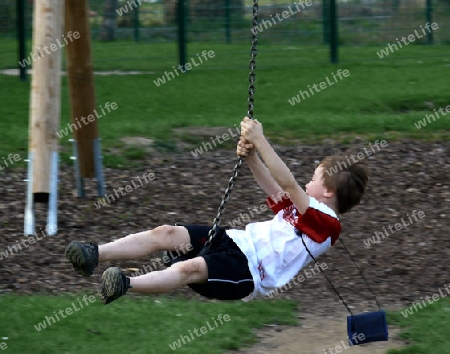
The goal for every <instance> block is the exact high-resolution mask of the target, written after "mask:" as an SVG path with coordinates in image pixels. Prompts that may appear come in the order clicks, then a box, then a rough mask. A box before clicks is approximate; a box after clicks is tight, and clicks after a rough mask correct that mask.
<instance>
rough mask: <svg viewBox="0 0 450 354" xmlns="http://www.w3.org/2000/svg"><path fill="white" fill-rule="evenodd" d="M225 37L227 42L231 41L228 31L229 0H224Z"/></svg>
mask: <svg viewBox="0 0 450 354" xmlns="http://www.w3.org/2000/svg"><path fill="white" fill-rule="evenodd" d="M225 37H226V39H227V44H230V43H231V33H230V0H225Z"/></svg>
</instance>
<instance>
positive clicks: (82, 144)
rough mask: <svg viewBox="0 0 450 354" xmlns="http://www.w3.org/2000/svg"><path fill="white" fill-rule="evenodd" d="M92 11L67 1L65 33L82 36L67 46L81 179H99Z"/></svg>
mask: <svg viewBox="0 0 450 354" xmlns="http://www.w3.org/2000/svg"><path fill="white" fill-rule="evenodd" d="M60 1H62V0H60ZM88 12H89V6H88V1H87V0H66V7H65V22H66V26H65V32H66V33H70V32H71V33H76V37H78V38H77V39H75V40H73V41H71V42H70V43H69V44H67V46H66V51H67V72H68V80H69V92H70V103H71V120H72V124H73V125H74V126H75V127H76V129H73V132H74V138H75V140H76V142H77V159H78V167H79V171H80V177H81V178H91V177H95V163H94V140H95V139H97V138H98V124H97V117H96V115H95V108H96V107H95V89H94V74H93V70H92V59H91V32H90V25H89V18H88ZM90 115H91V120H92V115H93V116H94V117H95V119H94V120H93V121H89V120H88V116H90ZM83 117H84V118H83Z"/></svg>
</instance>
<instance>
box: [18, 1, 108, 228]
mask: <svg viewBox="0 0 450 354" xmlns="http://www.w3.org/2000/svg"><path fill="white" fill-rule="evenodd" d="M87 12H88V7H87V0H67V1H66V2H65V3H64V1H60V0H36V1H35V3H34V9H33V44H32V52H33V53H38V55H37V56H36V57H37V59H36V60H34V62H33V75H32V80H31V100H30V101H31V103H30V120H29V121H30V124H29V151H28V159H27V162H28V177H27V179H26V180H25V181H26V182H27V183H28V186H27V197H26V207H25V217H24V219H25V220H24V224H25V225H24V233H25V235H33V234H34V233H35V203H47V204H48V214H47V230H46V231H47V233H48V235H54V234H56V233H57V229H58V228H57V209H58V208H57V201H58V162H59V153H58V145H59V144H58V141H57V131H58V129H59V123H60V113H61V58H62V52H61V50H60V49H61V48H62V47H63V46H66V47H67V48H66V49H67V61H68V69H69V70H68V72H69V85H70V93H71V108H72V109H71V119H72V123H73V124H77V123H78V118H81V117H82V116H83V115H84V116H87V115H89V114H91V113H92V112H93V111H94V109H95V98H94V85H93V72H92V62H91V58H90V57H91V51H90V34H89V33H90V30H89V22H88V18H87V15H86V13H87ZM64 15H65V16H64ZM64 20H65V21H64ZM64 22H65V23H66V27H65V32H64V33H66V34H68V33H75V32H77V33H78V35H77V36H76V37H75V38H76V39H75V40H70V41H67V39H66V38H65V34H64V33H63V28H64ZM58 46H59V48H58ZM49 48H50V50H51V51H49ZM74 135H75V139H74V140H73V146H74V149H73V150H74V156H73V157H72V159H73V160H74V165H75V171H76V183H77V191H78V196H79V197H84V180H83V178H88V177H94V175H95V176H96V177H97V183H98V194H99V196H103V195H104V193H105V189H104V183H103V175H102V164H101V154H100V142H99V138H98V128H97V121H96V120H94V121H92V122H89V124H86V125H83V126H81V127H80V129H76V130H75V132H74Z"/></svg>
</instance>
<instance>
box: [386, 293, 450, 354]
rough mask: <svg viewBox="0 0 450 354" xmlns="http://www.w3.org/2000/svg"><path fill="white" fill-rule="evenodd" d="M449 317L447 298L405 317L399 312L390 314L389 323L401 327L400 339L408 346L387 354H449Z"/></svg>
mask: <svg viewBox="0 0 450 354" xmlns="http://www.w3.org/2000/svg"><path fill="white" fill-rule="evenodd" d="M442 290H444V289H442ZM444 293H446V291H445V290H444ZM447 296H448V294H447ZM417 302H418V303H420V302H421V301H417ZM417 308H418V309H419V307H417ZM449 315H450V299H448V298H442V299H440V300H439V301H436V302H434V303H432V304H427V306H426V307H425V308H423V309H421V310H418V311H417V312H415V313H414V314H412V315H409V316H407V317H405V316H404V315H402V313H401V312H398V313H395V314H390V316H389V322H390V323H391V324H395V325H398V326H401V327H403V331H402V333H401V335H400V338H401V339H403V340H405V341H406V342H407V343H408V346H407V347H405V348H402V349H395V350H390V351H389V352H388V354H437V353H439V354H450V336H449V333H450V322H449V321H448V317H449Z"/></svg>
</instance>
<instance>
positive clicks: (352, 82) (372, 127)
mask: <svg viewBox="0 0 450 354" xmlns="http://www.w3.org/2000/svg"><path fill="white" fill-rule="evenodd" d="M204 48H207V49H208V50H209V49H210V48H211V47H208V46H206V45H205V46H202V45H198V46H194V45H192V46H191V50H193V51H196V52H198V53H201V51H202V50H203V49H204ZM214 49H215V50H217V53H216V56H215V57H214V58H212V59H209V60H208V61H207V62H205V63H204V64H202V66H199V67H197V68H195V67H194V68H193V69H192V70H191V71H190V72H189V73H188V74H185V75H181V76H179V77H176V78H175V79H172V80H170V81H168V82H167V83H165V84H163V85H161V86H160V87H157V86H156V85H155V84H154V80H156V79H157V78H158V77H160V76H161V75H164V72H161V71H156V72H155V73H154V74H149V75H133V76H117V75H113V76H96V77H95V90H96V102H97V105H98V106H100V105H102V106H104V105H105V103H106V102H116V103H117V105H118V109H116V110H115V111H112V112H111V113H109V114H107V115H105V116H103V117H101V118H100V119H99V131H100V137H101V138H102V145H103V148H104V151H105V155H106V160H105V162H106V164H107V165H110V166H118V165H122V164H123V163H125V161H126V160H128V157H127V156H125V159H122V157H120V156H119V155H120V154H119V155H118V154H116V153H113V152H112V151H117V149H121V148H123V144H122V143H121V142H120V138H121V137H123V136H144V137H148V138H152V139H157V140H158V141H159V145H160V146H161V147H162V148H163V149H165V148H167V149H169V150H170V151H174V150H175V149H176V147H175V140H176V139H178V138H180V136H179V135H177V134H174V129H175V128H180V127H189V126H190V127H192V126H199V127H202V126H219V127H227V128H232V127H233V126H234V125H235V124H238V123H239V121H240V119H241V118H242V117H243V116H244V115H245V114H246V113H247V109H248V105H247V95H248V94H247V86H248V81H247V75H248V69H247V68H246V65H245V63H247V62H248V53H246V54H244V53H241V52H238V49H239V47H238V46H236V48H235V49H236V52H235V56H234V57H233V59H232V60H230V57H229V56H225V55H220V53H221V49H223V46H220V45H217V46H216V47H215V48H214ZM277 49H278V51H275V48H274V46H261V47H260V51H259V53H258V56H257V62H258V68H257V81H256V95H255V117H257V118H258V119H259V120H260V121H261V122H263V124H264V128H265V131H266V133H267V135H268V136H269V137H271V138H272V139H274V140H276V141H279V142H288V141H289V140H292V139H296V140H297V141H299V140H300V141H302V142H311V141H313V142H314V141H316V142H320V141H321V139H323V138H336V139H340V138H342V137H344V138H345V137H346V138H348V139H350V140H351V139H352V137H355V136H365V137H367V138H369V139H372V138H373V139H375V138H388V139H393V138H396V137H398V136H401V137H412V138H421V139H448V136H449V135H448V117H444V118H441V119H440V120H437V121H435V122H433V123H432V124H428V125H427V126H426V127H425V128H422V129H421V130H418V129H417V128H416V127H415V125H414V123H415V122H417V121H418V120H420V119H423V118H424V117H425V114H429V113H432V108H439V107H445V106H446V105H448V104H450V95H449V93H448V89H447V86H448V82H447V79H446V77H447V74H448V72H449V71H450V55H448V51H446V48H445V47H442V48H440V47H433V48H429V49H427V50H433V51H434V53H435V54H437V53H439V54H440V55H442V57H440V58H431V59H430V58H425V57H424V58H423V60H420V61H418V60H416V59H410V60H403V61H399V62H397V61H393V60H391V58H392V59H395V56H396V55H397V54H399V55H403V56H408V54H409V55H411V56H412V57H413V56H415V55H417V54H418V53H419V52H420V51H421V53H422V54H423V55H425V52H424V49H420V48H418V47H412V46H411V47H406V48H404V49H402V52H401V53H392V54H391V58H388V59H386V60H376V61H372V62H369V61H363V60H364V59H366V58H370V57H372V58H373V57H376V55H375V52H374V49H373V48H369V49H368V48H360V49H359V53H360V58H361V61H360V62H358V63H350V62H349V63H345V62H344V63H342V64H339V65H330V64H324V65H320V64H316V65H312V62H313V61H314V60H315V58H320V57H321V56H325V55H326V51H324V50H318V49H317V48H314V49H311V50H309V49H308V48H306V47H291V46H290V47H282V48H277ZM419 49H420V51H419ZM211 50H212V49H211ZM399 52H400V51H399ZM354 54H355V51H354V50H353V51H352V53H347V52H345V51H343V52H342V57H343V59H344V60H345V58H346V57H347V56H350V57H353V55H354ZM238 63H240V64H241V66H240V67H236V66H235V65H238ZM273 63H277V64H280V65H281V64H285V65H286V66H284V67H271V64H273ZM166 65H167V64H166ZM227 65H229V66H230V68H224V69H221V70H215V67H216V66H218V67H222V66H227ZM338 69H347V70H349V72H350V76H349V77H348V78H344V79H343V80H342V81H339V82H337V83H336V84H335V85H333V86H331V87H328V88H326V89H324V90H322V91H321V92H319V93H316V94H315V95H313V96H311V97H310V98H307V99H305V100H304V101H303V102H300V103H298V104H296V105H294V106H291V105H290V104H289V103H288V99H290V98H292V97H293V96H295V95H297V94H298V93H299V90H303V91H304V90H307V89H308V85H311V86H312V85H313V84H319V83H320V82H322V81H324V80H325V78H326V77H330V78H331V77H332V76H331V75H332V73H335V72H336V71H337V70H338ZM166 70H168V71H170V70H171V68H170V67H166ZM172 70H173V69H172ZM446 73H447V74H446ZM1 80H2V82H3V85H2V86H4V87H5V86H6V87H8V90H6V92H5V91H4V92H3V94H2V98H3V101H4V102H8V104H4V105H2V106H0V115H1V116H2V120H1V121H0V129H1V130H2V131H5V132H6V131H7V132H8V137H9V139H3V140H1V141H0V156H7V155H8V154H9V153H19V154H20V155H21V156H22V160H23V159H24V158H25V156H26V154H27V149H28V117H29V98H30V82H20V81H19V80H18V78H17V77H8V76H1ZM61 95H62V96H61V97H62V110H61V112H62V113H61V116H62V118H61V123H60V127H62V128H65V127H67V124H68V122H69V103H68V87H67V78H66V77H63V82H62V94H61ZM68 138H69V137H65V138H63V139H61V141H60V143H61V147H62V157H63V161H66V162H69V159H68V157H69V154H70V151H71V148H70V146H69V142H68ZM186 138H187V140H189V139H191V140H192V137H186ZM181 139H183V136H181ZM129 155H130V156H129V157H130V159H131V160H133V159H134V160H136V159H138V158H139V156H142V155H143V152H139V151H136V150H133V151H129Z"/></svg>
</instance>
